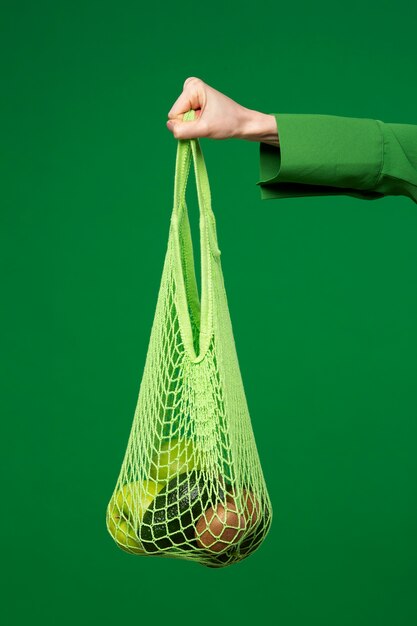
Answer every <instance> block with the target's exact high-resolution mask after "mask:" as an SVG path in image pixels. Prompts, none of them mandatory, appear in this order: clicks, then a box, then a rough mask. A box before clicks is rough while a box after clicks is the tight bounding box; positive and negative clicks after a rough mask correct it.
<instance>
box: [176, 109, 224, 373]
mask: <svg viewBox="0 0 417 626" xmlns="http://www.w3.org/2000/svg"><path fill="white" fill-rule="evenodd" d="M194 115H195V112H194V111H193V110H190V111H187V113H185V114H184V116H183V119H184V120H185V121H186V120H192V119H194ZM191 159H193V162H194V171H195V179H196V185H197V196H198V204H199V209H200V221H199V225H200V245H201V303H200V302H199V300H198V294H197V285H196V279H195V268H194V259H193V253H192V241H191V230H190V223H189V219H188V212H187V205H186V201H185V193H186V188H187V182H188V177H189V173H190V166H191ZM171 234H172V238H173V245H174V254H175V263H174V273H175V277H176V284H177V293H176V302H177V310H178V320H179V324H180V328H181V334H182V337H183V341H184V346H185V349H186V352H187V354H188V357H189V359H190V361H192V362H193V363H198V362H199V361H201V360H202V359H203V358H204V356H205V354H206V352H207V349H208V346H209V343H210V339H211V336H212V333H213V289H212V263H213V260H214V259H218V257H219V256H220V254H221V252H220V250H219V247H218V243H217V232H216V220H215V217H214V213H213V211H212V208H211V194H210V185H209V180H208V175H207V169H206V166H205V162H204V157H203V154H202V151H201V147H200V143H199V141H198V139H197V138H196V139H184V140H183V139H180V140H178V146H177V160H176V165H175V184H174V208H173V211H172V216H171ZM190 315H191V316H192V317H193V322H194V326H198V327H199V342H198V343H199V346H198V348H199V354H198V355H197V354H196V351H195V349H194V343H193V331H192V325H191V320H190Z"/></svg>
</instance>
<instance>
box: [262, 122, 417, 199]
mask: <svg viewBox="0 0 417 626" xmlns="http://www.w3.org/2000/svg"><path fill="white" fill-rule="evenodd" d="M270 115H274V116H275V119H276V122H277V128H278V134H279V143H280V146H279V147H276V146H271V145H269V144H266V143H263V142H260V146H259V158H260V161H259V162H260V180H259V181H258V182H257V183H256V184H257V185H259V186H260V192H261V198H262V199H263V200H268V199H273V198H291V197H301V196H324V195H349V196H354V197H357V198H361V199H365V200H375V199H378V198H382V197H384V196H388V195H404V196H408V197H409V198H411V199H412V200H413V201H414V202H416V203H417V125H412V124H389V123H384V122H382V121H381V120H374V119H368V118H351V117H342V116H337V115H319V114H304V113H271V114H270Z"/></svg>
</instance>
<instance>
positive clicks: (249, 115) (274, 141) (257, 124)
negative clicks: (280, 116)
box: [239, 109, 279, 146]
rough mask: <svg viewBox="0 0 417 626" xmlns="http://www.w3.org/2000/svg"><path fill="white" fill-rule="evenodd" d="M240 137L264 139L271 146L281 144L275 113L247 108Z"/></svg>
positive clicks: (255, 139)
mask: <svg viewBox="0 0 417 626" xmlns="http://www.w3.org/2000/svg"><path fill="white" fill-rule="evenodd" d="M239 139H245V140H246V141H262V142H263V143H268V144H270V145H271V146H279V134H278V128H277V121H276V117H275V115H272V114H271V115H270V114H267V113H261V112H259V111H253V110H251V109H246V115H245V117H244V120H243V123H242V125H241V130H240V133H239Z"/></svg>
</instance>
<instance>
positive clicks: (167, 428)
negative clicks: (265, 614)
mask: <svg viewBox="0 0 417 626" xmlns="http://www.w3.org/2000/svg"><path fill="white" fill-rule="evenodd" d="M193 118H194V111H193V110H190V111H188V112H187V113H186V114H185V115H184V117H183V119H184V120H189V119H193ZM192 159H193V162H194V171H195V179H196V184H197V195H198V203H199V209H200V218H199V227H200V250H201V305H200V301H199V297H198V291H197V282H196V275H195V270H194V256H193V245H192V239H191V229H190V223H189V219H188V213H187V205H186V202H185V192H186V187H187V180H188V176H189V172H190V164H191V160H192ZM271 521H272V508H271V502H270V499H269V495H268V492H267V488H266V484H265V480H264V476H263V473H262V468H261V464H260V460H259V456H258V452H257V448H256V443H255V439H254V435H253V431H252V426H251V421H250V416H249V411H248V407H247V403H246V397H245V392H244V387H243V382H242V378H241V373H240V369H239V363H238V357H237V353H236V347H235V342H234V337H233V331H232V325H231V320H230V315H229V309H228V303H227V297H226V292H225V287H224V279H223V273H222V268H221V263H220V250H219V248H218V243H217V232H216V223H215V217H214V214H213V211H212V209H211V197H210V187H209V181H208V177H207V171H206V167H205V163H204V158H203V154H202V152H201V147H200V144H199V141H198V139H191V140H179V141H178V148H177V160H176V168H175V184H174V208H173V212H172V216H171V222H170V230H169V238H168V248H167V252H166V256H165V262H164V266H163V272H162V278H161V285H160V289H159V294H158V298H157V304H156V311H155V317H154V321H153V325H152V329H151V336H150V341H149V346H148V352H147V356H146V361H145V367H144V371H143V376H142V381H141V385H140V389H139V397H138V401H137V406H136V410H135V414H134V418H133V424H132V427H131V432H130V436H129V440H128V444H127V449H126V453H125V456H124V459H123V462H122V466H121V470H120V474H119V477H118V479H117V482H116V486H115V489H114V491H113V494H112V496H111V499H110V502H109V503H108V505H107V511H106V525H107V529H108V531H109V533H110V534H111V536H112V537H113V539H114V540H115V542H116V543H117V545H118V546H119V547H120V548H121V549H122V550H125V551H127V552H130V553H131V554H136V555H142V556H143V555H154V556H161V557H173V558H180V559H188V560H192V561H197V562H198V563H201V564H202V565H206V566H208V567H225V566H227V565H231V564H233V563H236V562H238V561H240V560H242V559H244V558H246V557H247V556H249V555H250V554H252V553H253V552H254V551H255V550H256V549H257V548H258V547H259V546H260V544H261V542H262V541H263V539H264V538H265V536H266V534H267V532H268V530H269V528H270V525H271Z"/></svg>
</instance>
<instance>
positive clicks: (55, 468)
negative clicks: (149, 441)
mask: <svg viewBox="0 0 417 626" xmlns="http://www.w3.org/2000/svg"><path fill="white" fill-rule="evenodd" d="M416 18H417V9H416V6H415V5H414V4H410V3H408V2H405V0H400V1H396V2H381V1H379V2H367V3H364V2H350V3H344V5H343V6H342V5H339V4H335V3H333V2H332V3H320V4H317V3H313V4H311V3H310V2H307V1H303V2H298V3H292V4H290V5H289V6H284V5H282V4H277V3H276V2H265V1H264V2H260V3H248V4H244V3H242V4H237V3H236V4H230V5H229V4H228V3H224V2H210V3H202V4H199V3H195V2H194V3H186V4H181V3H180V4H176V5H172V4H165V5H164V4H162V5H156V4H149V6H146V5H142V4H140V3H139V2H133V1H132V2H118V3H116V2H113V3H112V2H91V1H87V2H75V1H71V2H69V1H60V2H45V1H42V2H36V3H35V2H28V1H27V2H11V1H10V0H9V1H4V2H2V17H1V20H0V23H1V26H0V28H1V33H0V34H1V37H0V41H1V44H0V45H1V63H2V77H3V86H4V89H3V97H2V99H1V107H2V111H1V121H2V131H1V144H2V149H1V172H2V179H3V181H2V208H1V255H2V268H3V278H2V287H1V289H2V302H3V303H2V307H1V308H2V317H3V320H2V331H3V332H2V335H3V339H2V345H3V348H2V355H3V358H2V371H1V382H2V387H3V393H2V397H3V400H4V408H3V410H2V420H1V421H2V426H3V429H4V432H3V437H2V440H3V442H4V452H3V454H2V464H3V468H2V475H3V478H4V482H3V484H4V487H3V494H2V500H3V505H4V507H3V514H2V525H3V530H2V557H3V573H4V574H5V576H6V580H7V582H6V584H3V585H2V591H3V593H4V594H5V599H4V601H3V602H2V607H3V609H2V611H3V616H2V617H3V619H2V621H3V623H6V624H19V625H20V624H29V623H42V624H44V625H52V624H59V625H60V626H61V625H62V626H66V625H67V624H68V625H69V624H71V625H72V624H103V625H107V624H109V625H110V624H115V623H131V624H136V623H138V624H139V623H141V624H150V623H152V624H166V623H169V624H172V626H176V625H183V624H184V623H186V622H188V621H190V622H192V623H195V624H199V625H200V624H201V625H208V624H210V625H211V624H213V623H219V622H220V620H221V621H222V623H223V624H228V623H230V622H232V620H233V623H235V624H240V623H252V622H253V621H254V620H256V621H257V622H259V623H279V624H285V626H298V625H299V624H300V625H301V624H303V625H305V624H309V625H316V624H317V625H320V626H345V625H346V626H362V625H375V626H384V625H390V626H394V625H395V626H412V625H413V624H415V623H416V620H417V597H416V588H417V536H416V528H417V524H416V522H417V494H416V477H417V455H416V446H417V443H416V435H417V417H416V416H417V386H416V374H417V356H416V355H417V207H416V205H415V204H414V203H413V202H412V201H411V200H410V199H409V198H406V197H386V198H383V199H379V200H376V201H365V200H363V201H362V200H359V199H357V198H351V197H334V196H333V197H322V198H297V199H295V198H292V199H291V198H290V199H284V200H269V201H266V200H264V201H262V200H261V199H260V191H259V187H257V186H256V182H257V181H258V180H259V144H258V143H251V142H243V141H238V140H229V141H215V140H210V139H202V140H201V146H202V149H203V152H204V156H205V159H206V164H207V168H208V173H209V177H210V183H211V191H212V199H213V210H214V212H215V215H216V218H217V228H218V237H219V245H220V248H221V250H222V267H223V272H224V277H225V284H226V290H227V294H228V299H229V306H230V313H231V318H232V323H233V328H234V332H235V341H236V345H237V350H238V355H239V361H240V365H241V371H242V376H243V380H244V383H245V389H246V394H247V399H248V404H249V408H250V412H251V418H252V421H253V427H254V431H255V436H256V440H257V444H258V449H259V454H260V457H261V461H262V464H263V468H264V474H265V477H266V480H267V484H268V488H269V492H270V496H271V499H272V503H273V506H274V521H273V525H272V529H271V531H270V533H269V535H268V537H267V539H266V540H265V542H264V544H263V545H262V546H261V548H260V549H259V550H258V551H257V552H256V554H254V555H252V556H251V557H250V558H249V559H247V560H246V561H244V562H242V563H240V564H238V565H234V566H232V567H229V568H226V569H224V570H209V569H206V568H204V567H202V566H199V565H197V564H195V563H189V562H186V561H174V560H168V559H167V560H162V559H157V558H138V557H135V556H132V555H129V554H126V553H124V552H122V551H121V550H119V549H118V548H117V547H116V545H115V544H114V542H113V540H112V539H111V537H110V536H109V535H108V533H107V530H106V526H105V508H106V505H107V502H108V500H109V498H110V495H111V493H112V490H113V488H114V485H115V481H116V478H117V475H118V471H119V468H120V464H121V462H122V458H123V454H124V450H125V447H126V444H127V438H128V435H129V432H130V427H131V422H132V418H133V413H134V409H135V406H136V400H137V394H138V390H139V384H140V380H141V376H142V371H143V366H144V361H145V356H146V350H147V345H148V340H149V333H150V328H151V324H152V320H153V314H154V310H155V305H156V297H157V293H158V288H159V281H160V277H161V272H162V264H163V259H164V255H165V251H166V244H167V238H168V229H169V220H170V215H171V211H172V198H173V182H174V167H175V156H176V140H175V138H174V137H173V136H172V134H171V133H170V132H169V131H168V130H167V128H166V127H165V122H166V119H167V113H168V111H169V109H170V108H171V106H172V104H173V103H174V101H175V100H176V99H177V97H178V96H179V95H180V93H181V91H182V86H183V83H184V81H185V79H186V78H187V77H188V76H197V77H200V78H202V79H203V80H204V81H205V82H206V83H208V84H209V85H211V86H213V87H214V88H216V89H218V90H219V91H221V92H222V93H225V94H226V95H228V96H229V97H231V98H232V99H234V100H236V101H237V102H239V103H240V104H243V105H244V106H246V107H248V108H252V109H256V110H258V111H263V112H267V113H270V112H283V113H298V112H299V113H326V114H334V115H345V116H352V117H369V118H376V119H380V120H383V121H385V122H394V123H411V124H413V123H417V118H416V99H417V88H416V83H415V80H414V79H412V76H413V75H415V71H416V61H417V52H416V47H415V21H416ZM190 182H191V185H190V187H189V191H188V192H187V193H188V194H189V200H188V202H189V211H190V214H191V221H192V226H193V229H194V230H193V233H194V238H195V239H196V238H198V221H197V213H198V204H197V203H196V193H195V190H194V187H193V184H194V178H192V179H191V181H190ZM197 259H199V257H197Z"/></svg>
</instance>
